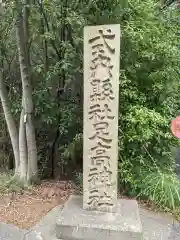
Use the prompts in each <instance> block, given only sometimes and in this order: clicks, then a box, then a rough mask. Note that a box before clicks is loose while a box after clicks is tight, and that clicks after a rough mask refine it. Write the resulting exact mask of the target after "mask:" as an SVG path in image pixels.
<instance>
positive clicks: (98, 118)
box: [83, 25, 120, 211]
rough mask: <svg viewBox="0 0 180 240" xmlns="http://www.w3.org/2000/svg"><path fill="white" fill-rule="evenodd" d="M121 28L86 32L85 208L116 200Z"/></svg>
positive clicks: (110, 205) (110, 204)
mask: <svg viewBox="0 0 180 240" xmlns="http://www.w3.org/2000/svg"><path fill="white" fill-rule="evenodd" d="M119 54H120V26H119V25H104V26H95V27H86V28H85V30H84V154H83V158H84V161H83V165H84V166H83V168H84V173H83V181H84V186H83V187H84V196H83V198H84V201H83V202H84V208H85V209H93V210H102V211H112V208H113V207H114V206H115V205H116V200H117V161H118V159H117V156H118V101H119V99H118V94H119V57H120V56H119Z"/></svg>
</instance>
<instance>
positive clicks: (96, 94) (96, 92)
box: [90, 79, 101, 102]
mask: <svg viewBox="0 0 180 240" xmlns="http://www.w3.org/2000/svg"><path fill="white" fill-rule="evenodd" d="M91 85H92V86H93V94H91V95H90V99H91V101H96V102H97V101H100V100H101V93H100V79H93V80H92V81H91Z"/></svg>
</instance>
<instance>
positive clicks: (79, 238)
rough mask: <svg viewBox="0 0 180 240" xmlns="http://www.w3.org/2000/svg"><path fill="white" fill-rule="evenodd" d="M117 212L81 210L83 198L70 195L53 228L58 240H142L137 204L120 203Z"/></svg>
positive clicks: (131, 201) (124, 201) (130, 201)
mask: <svg viewBox="0 0 180 240" xmlns="http://www.w3.org/2000/svg"><path fill="white" fill-rule="evenodd" d="M116 211H117V212H116V213H108V212H107V213H106V212H102V211H92V210H91V211H89V210H85V209H83V199H82V197H79V196H71V197H70V198H69V200H68V201H67V203H66V204H65V207H64V209H63V210H62V212H61V216H59V219H58V222H57V225H56V235H57V238H60V239H63V240H100V239H103V240H112V239H113V240H119V239H121V240H132V239H138V240H140V239H142V227H141V222H140V219H139V210H138V205H137V202H136V201H134V200H123V199H121V200H119V201H118V207H117V209H116Z"/></svg>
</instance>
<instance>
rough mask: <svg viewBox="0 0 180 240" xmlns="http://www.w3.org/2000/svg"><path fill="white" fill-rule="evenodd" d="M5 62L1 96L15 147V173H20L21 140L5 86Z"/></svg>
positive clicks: (0, 85) (0, 76) (1, 77)
mask: <svg viewBox="0 0 180 240" xmlns="http://www.w3.org/2000/svg"><path fill="white" fill-rule="evenodd" d="M2 69H3V63H2V62H1V66H0V98H1V103H2V107H3V111H4V115H5V119H6V123H7V127H8V131H9V135H10V138H11V143H12V147H13V153H14V158H15V174H16V175H17V174H19V163H20V162H19V142H18V131H17V128H16V124H15V121H14V119H13V116H12V114H11V111H10V107H9V103H8V94H7V91H6V88H5V86H4V76H3V70H2Z"/></svg>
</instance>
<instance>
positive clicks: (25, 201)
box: [0, 181, 73, 229]
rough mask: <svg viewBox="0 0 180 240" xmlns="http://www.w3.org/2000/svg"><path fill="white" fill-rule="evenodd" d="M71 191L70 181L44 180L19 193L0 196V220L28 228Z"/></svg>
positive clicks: (66, 197) (63, 200)
mask: <svg viewBox="0 0 180 240" xmlns="http://www.w3.org/2000/svg"><path fill="white" fill-rule="evenodd" d="M72 193H73V186H72V183H70V182H62V181H44V182H42V184H40V185H38V186H34V187H32V188H31V189H30V190H28V191H25V192H21V193H8V194H3V195H1V196H0V222H4V223H10V224H14V225H16V226H18V227H20V228H24V229H29V228H30V227H32V226H33V225H35V224H36V223H38V222H39V221H40V220H41V219H42V217H43V216H45V215H46V214H47V213H48V212H49V211H51V210H52V209H53V208H54V207H56V206H57V205H60V204H64V202H65V201H66V200H67V199H68V197H69V195H70V194H72Z"/></svg>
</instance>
